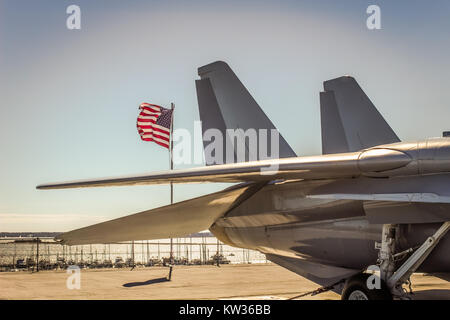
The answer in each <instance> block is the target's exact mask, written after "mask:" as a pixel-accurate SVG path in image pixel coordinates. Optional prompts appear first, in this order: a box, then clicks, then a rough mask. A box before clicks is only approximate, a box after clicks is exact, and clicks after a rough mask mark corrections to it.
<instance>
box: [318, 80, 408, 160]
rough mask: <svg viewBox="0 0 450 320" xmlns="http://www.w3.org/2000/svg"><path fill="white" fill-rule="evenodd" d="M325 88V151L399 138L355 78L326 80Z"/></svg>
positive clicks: (322, 98)
mask: <svg viewBox="0 0 450 320" xmlns="http://www.w3.org/2000/svg"><path fill="white" fill-rule="evenodd" d="M324 89H325V92H322V93H321V95H320V110H321V122H322V150H323V153H324V154H328V153H338V152H352V151H358V150H361V149H364V148H369V147H373V146H377V145H381V144H388V143H395V142H399V141H400V139H399V138H398V137H397V135H396V134H395V132H394V131H393V130H392V129H391V127H390V126H389V125H388V123H387V122H386V120H384V118H383V116H382V115H381V114H380V113H379V112H378V110H377V109H376V108H375V106H374V105H373V103H372V102H371V101H370V99H369V98H368V97H367V95H366V94H365V93H364V91H363V90H362V89H361V87H360V86H359V85H358V83H357V82H356V80H355V79H354V78H352V77H348V76H345V77H340V78H336V79H333V80H328V81H325V82H324Z"/></svg>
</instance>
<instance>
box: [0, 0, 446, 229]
mask: <svg viewBox="0 0 450 320" xmlns="http://www.w3.org/2000/svg"><path fill="white" fill-rule="evenodd" d="M70 4H77V5H79V6H80V7H81V20H82V22H81V27H82V29H81V30H68V29H67V28H66V18H67V14H66V7H67V6H68V5H70ZM369 4H378V5H379V6H380V7H381V19H382V30H373V31H371V30H368V29H367V28H366V25H365V21H366V18H367V14H366V13H365V11H366V8H367V6H368V5H369ZM449 16H450V2H449V1H447V0H441V1H432V2H431V1H313V0H310V1H281V2H279V1H261V0H258V1H218V2H215V1H116V0H108V1H106V0H96V1H87V0H86V1H85V0H71V1H57V0H54V1H47V0H40V1H31V0H30V1H23V0H0V70H1V72H0V146H1V157H0V231H66V230H71V229H74V228H78V227H82V226H85V225H89V224H91V223H96V222H100V221H103V220H108V219H112V218H116V217H120V216H124V215H127V214H131V213H134V212H138V211H141V210H146V209H150V208H153V207H158V206H161V205H165V204H168V202H169V187H168V186H140V187H119V188H94V189H74V190H58V191H38V190H36V189H35V186H36V185H37V184H40V183H44V182H49V181H60V180H72V179H78V178H92V177H102V176H114V175H124V174H131V173H140V172H148V171H155V170H164V169H167V167H168V155H167V151H166V150H165V149H163V148H161V147H159V146H157V145H156V144H152V143H144V142H142V141H141V140H140V139H139V136H138V134H137V131H136V126H135V124H136V116H137V114H138V110H137V107H138V105H139V103H140V102H142V101H148V102H153V103H157V104H162V105H166V106H167V105H168V104H169V103H170V102H172V101H173V102H175V103H176V106H177V109H176V114H175V127H176V128H187V129H189V130H192V128H193V121H194V120H198V118H199V117H198V110H197V101H196V93H195V84H194V80H195V79H197V78H198V77H197V67H199V66H201V65H204V64H207V63H210V62H213V61H215V60H224V61H227V62H228V63H229V64H230V66H231V67H232V68H233V69H234V71H235V72H236V73H237V75H238V76H239V77H240V79H241V80H242V81H243V83H244V84H245V85H246V86H247V88H248V89H249V91H250V92H251V93H252V95H253V96H254V98H255V99H256V101H258V103H259V104H260V105H261V107H262V108H263V110H264V111H265V112H266V113H267V115H268V116H269V117H270V118H271V119H272V121H273V122H274V124H275V125H276V126H277V127H278V128H279V130H280V131H281V133H282V134H283V135H284V136H285V138H286V140H287V141H288V142H289V143H290V144H291V145H292V147H293V148H294V149H295V151H296V152H297V154H299V155H311V154H319V153H320V150H321V147H320V119H319V91H320V90H321V88H322V82H323V81H324V80H327V79H331V78H334V77H337V76H341V75H344V74H349V75H352V76H354V77H355V78H356V79H357V80H358V82H359V83H360V85H361V86H362V87H363V89H364V90H365V91H366V93H367V94H368V95H369V97H370V98H371V99H372V101H373V102H374V104H375V105H376V106H377V107H378V109H379V110H380V112H381V113H382V114H383V115H384V117H385V118H386V120H387V121H388V122H389V123H390V125H391V126H392V127H393V129H394V130H395V131H396V132H397V134H398V135H399V137H400V138H401V139H402V140H415V139H421V138H425V137H430V136H439V135H441V132H442V131H443V130H448V129H450V122H449V119H450V106H449V101H450V90H449V81H448V77H449V74H450V63H449V58H448V56H449V52H450V19H449V18H448V17H449ZM223 186H224V185H212V184H208V185H188V186H176V187H175V200H176V201H180V200H184V199H187V198H191V197H193V196H198V195H201V194H204V193H207V192H212V191H215V190H219V189H221V188H223Z"/></svg>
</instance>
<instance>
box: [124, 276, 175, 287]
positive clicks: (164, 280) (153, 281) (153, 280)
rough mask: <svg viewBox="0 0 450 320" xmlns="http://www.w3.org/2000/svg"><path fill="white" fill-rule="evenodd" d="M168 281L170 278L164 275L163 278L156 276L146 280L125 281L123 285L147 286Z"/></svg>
mask: <svg viewBox="0 0 450 320" xmlns="http://www.w3.org/2000/svg"><path fill="white" fill-rule="evenodd" d="M166 281H169V280H167V278H166V277H163V278H156V279H151V280H147V281H144V282H130V283H125V284H124V285H123V286H124V287H127V288H132V287H139V286H147V285H149V284H155V283H161V282H166Z"/></svg>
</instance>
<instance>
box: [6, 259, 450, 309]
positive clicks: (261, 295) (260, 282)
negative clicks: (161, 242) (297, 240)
mask: <svg viewBox="0 0 450 320" xmlns="http://www.w3.org/2000/svg"><path fill="white" fill-rule="evenodd" d="M168 270H169V269H168V268H167V267H149V268H135V269H134V270H132V271H131V270H130V269H129V268H124V269H89V270H84V269H83V270H81V273H80V275H81V277H80V289H68V288H67V284H66V282H67V279H68V277H69V276H70V275H69V274H67V273H66V271H64V270H59V271H41V272H38V273H30V272H23V271H22V272H3V273H0V299H2V300H4V299H14V300H17V299H23V300H31V299H44V300H47V299H62V300H65V299H124V300H130V299H131V300H135V299H139V300H141V299H155V300H160V299H169V300H171V299H177V300H178V299H230V300H231V299H256V300H265V299H288V298H292V297H295V296H298V295H301V294H302V293H306V292H309V291H312V290H315V289H317V288H318V287H319V286H318V285H317V284H315V283H313V282H311V281H309V280H307V279H305V278H303V277H300V276H299V275H297V274H295V273H292V272H290V271H288V270H286V269H284V268H282V267H279V266H277V265H275V264H272V263H268V264H242V265H221V266H220V267H217V266H175V267H174V269H173V274H172V280H171V281H167V279H166V277H167V275H168ZM441 277H442V278H447V279H450V277H449V275H448V274H447V275H441V276H440V277H435V276H429V275H424V274H415V275H413V277H412V283H413V286H412V289H413V291H414V292H415V294H414V295H413V299H418V300H420V299H424V300H427V299H440V300H447V299H448V300H450V282H447V281H446V280H443V279H441ZM300 299H313V300H339V299H340V296H339V295H338V294H336V293H333V292H326V293H322V294H320V295H316V296H312V297H311V296H306V297H302V298H300Z"/></svg>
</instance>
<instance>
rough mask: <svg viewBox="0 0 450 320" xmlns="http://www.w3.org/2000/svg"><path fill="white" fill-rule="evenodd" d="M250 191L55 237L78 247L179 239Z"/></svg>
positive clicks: (212, 196)
mask: <svg viewBox="0 0 450 320" xmlns="http://www.w3.org/2000/svg"><path fill="white" fill-rule="evenodd" d="M249 188H250V187H243V188H238V189H236V188H234V189H231V190H224V191H220V192H216V193H213V194H209V195H206V196H202V197H198V198H195V199H191V200H187V201H182V202H178V203H175V204H173V205H169V206H165V207H161V208H156V209H152V210H147V211H143V212H139V213H136V214H132V215H129V216H126V217H122V218H118V219H114V220H110V221H106V222H102V223H99V224H95V225H92V226H89V227H85V228H81V229H77V230H73V231H69V232H66V233H63V234H61V235H59V236H58V237H57V239H59V240H62V242H63V243H64V244H68V245H79V244H80V245H81V244H93V243H114V242H121V241H132V240H151V239H167V238H171V237H182V236H186V235H188V234H191V233H194V232H199V231H202V230H206V229H208V228H209V227H210V226H211V225H212V224H213V223H214V221H216V219H217V218H219V217H220V216H222V215H223V214H224V213H225V212H227V211H228V209H229V208H230V207H231V206H232V205H233V204H234V203H235V201H238V199H239V197H240V196H241V195H243V194H244V193H245V192H246V191H247V190H249Z"/></svg>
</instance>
